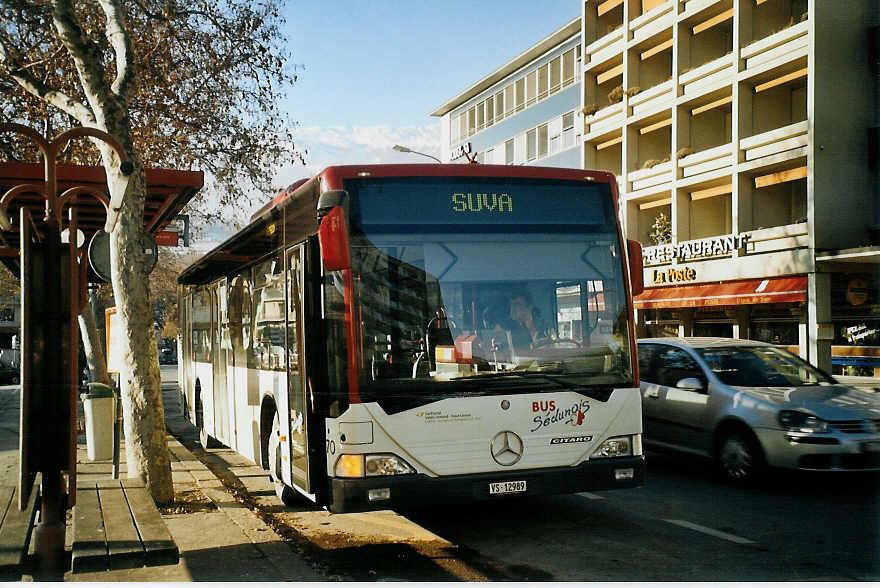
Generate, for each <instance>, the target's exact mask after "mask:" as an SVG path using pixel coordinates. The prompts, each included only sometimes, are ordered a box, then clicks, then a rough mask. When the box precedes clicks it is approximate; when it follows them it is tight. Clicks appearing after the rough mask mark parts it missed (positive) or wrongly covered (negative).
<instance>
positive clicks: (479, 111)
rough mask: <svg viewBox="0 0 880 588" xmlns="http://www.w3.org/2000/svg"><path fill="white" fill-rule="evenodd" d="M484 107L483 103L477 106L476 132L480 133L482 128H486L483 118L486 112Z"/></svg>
mask: <svg viewBox="0 0 880 588" xmlns="http://www.w3.org/2000/svg"><path fill="white" fill-rule="evenodd" d="M485 106H486V105H485V104H484V103H483V102H480V103H479V104H477V130H478V131H482V130H483V127H485V126H486V120H485V117H484V113H485V111H486V109H485Z"/></svg>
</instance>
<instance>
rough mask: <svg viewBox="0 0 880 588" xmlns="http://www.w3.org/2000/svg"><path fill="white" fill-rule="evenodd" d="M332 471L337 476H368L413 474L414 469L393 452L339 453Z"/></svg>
mask: <svg viewBox="0 0 880 588" xmlns="http://www.w3.org/2000/svg"><path fill="white" fill-rule="evenodd" d="M333 473H334V474H335V475H336V476H337V477H339V478H363V477H365V476H366V477H370V476H396V475H398V474H414V473H416V470H415V469H414V468H413V467H412V466H411V465H409V464H408V463H406V461H404V460H403V459H402V458H400V457H398V456H396V455H394V454H393V453H379V454H374V455H348V454H345V455H340V456H339V459H337V460H336V466H335V467H334V468H333Z"/></svg>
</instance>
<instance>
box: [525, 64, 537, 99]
mask: <svg viewBox="0 0 880 588" xmlns="http://www.w3.org/2000/svg"><path fill="white" fill-rule="evenodd" d="M537 87H538V74H537V72H534V71H533V72H531V73H529V74H528V75H527V76H526V106H531V105H532V104H534V103H535V94H536V90H537Z"/></svg>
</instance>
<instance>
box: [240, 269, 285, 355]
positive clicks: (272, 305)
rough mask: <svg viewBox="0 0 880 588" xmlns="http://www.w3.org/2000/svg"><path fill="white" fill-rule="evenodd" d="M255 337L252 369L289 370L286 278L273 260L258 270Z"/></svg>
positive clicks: (254, 323)
mask: <svg viewBox="0 0 880 588" xmlns="http://www.w3.org/2000/svg"><path fill="white" fill-rule="evenodd" d="M252 304H253V308H254V312H253V337H252V340H251V346H250V349H249V353H248V367H250V368H255V369H262V370H284V369H286V361H285V355H286V354H285V352H284V275H283V274H282V273H281V263H280V261H279V260H278V258H277V257H273V258H271V259H269V260H266V261H264V262H262V263H260V264H257V266H256V268H255V270H254V289H253V300H252Z"/></svg>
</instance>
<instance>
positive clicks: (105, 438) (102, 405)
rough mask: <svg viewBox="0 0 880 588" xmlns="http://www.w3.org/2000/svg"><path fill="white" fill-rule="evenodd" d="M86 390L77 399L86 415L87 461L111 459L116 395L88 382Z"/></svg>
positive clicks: (103, 385)
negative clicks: (80, 400)
mask: <svg viewBox="0 0 880 588" xmlns="http://www.w3.org/2000/svg"><path fill="white" fill-rule="evenodd" d="M88 389H89V391H88V392H86V393H84V394H80V396H79V397H80V398H81V399H82V402H83V411H84V412H85V415H86V447H87V448H88V454H89V459H90V460H92V461H99V460H107V459H112V458H113V424H114V421H115V420H116V394H115V393H114V392H113V388H111V387H110V386H107V385H106V384H102V383H100V382H89V385H88Z"/></svg>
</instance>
